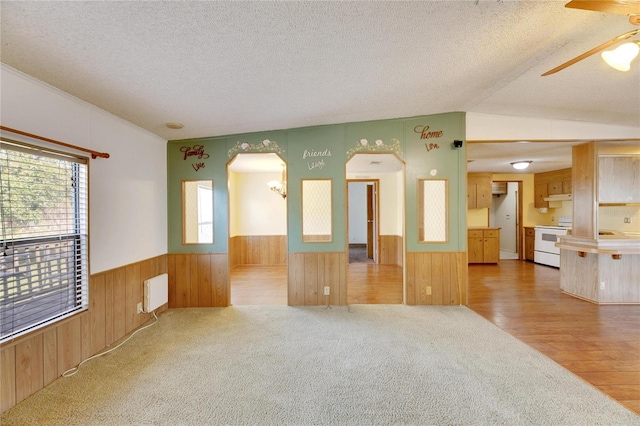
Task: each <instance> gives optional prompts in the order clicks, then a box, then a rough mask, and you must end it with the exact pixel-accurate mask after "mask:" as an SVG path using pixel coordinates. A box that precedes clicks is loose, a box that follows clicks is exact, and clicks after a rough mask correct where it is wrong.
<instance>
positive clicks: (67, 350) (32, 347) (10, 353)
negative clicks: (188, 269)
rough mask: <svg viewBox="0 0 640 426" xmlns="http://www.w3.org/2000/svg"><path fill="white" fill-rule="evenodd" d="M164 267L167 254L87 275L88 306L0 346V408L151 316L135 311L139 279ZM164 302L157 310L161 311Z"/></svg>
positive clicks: (140, 296)
mask: <svg viewBox="0 0 640 426" xmlns="http://www.w3.org/2000/svg"><path fill="white" fill-rule="evenodd" d="M165 272H167V258H166V255H162V256H158V257H154V258H151V259H147V260H143V261H141V262H137V263H134V264H130V265H126V266H123V267H120V268H116V269H112V270H109V271H105V272H100V273H97V274H95V275H92V276H90V277H89V309H88V310H87V311H84V312H82V313H79V314H77V315H74V316H72V317H70V318H68V319H65V320H62V321H59V322H57V323H55V324H52V325H50V326H48V327H44V328H42V329H39V330H36V331H34V332H32V333H29V334H27V335H25V336H21V337H18V338H16V339H15V340H13V341H10V342H7V343H4V344H3V345H2V346H1V347H0V351H1V352H0V371H2V374H1V375H0V411H1V412H4V411H6V410H8V409H9V408H11V407H13V406H14V405H16V404H17V403H19V402H20V401H22V400H23V399H25V398H27V397H28V396H29V395H31V394H33V393H35V392H37V391H39V390H40V389H42V388H44V387H45V386H46V385H48V384H49V383H51V382H53V381H54V380H55V379H57V378H58V377H60V376H61V375H62V374H63V373H64V372H65V371H67V370H69V369H70V368H73V367H75V366H77V365H78V364H79V363H80V362H82V361H84V360H85V359H87V358H89V357H91V356H93V355H95V354H96V353H98V352H100V351H101V350H103V349H105V348H106V347H107V346H109V345H111V344H112V343H114V342H116V341H117V340H119V339H121V338H122V337H124V336H126V335H127V334H128V333H130V332H132V331H134V330H135V329H137V328H138V327H140V326H141V325H142V324H144V323H145V322H147V321H148V320H149V319H151V318H152V314H144V313H142V314H138V313H137V304H138V303H139V302H142V301H143V292H144V281H145V280H146V279H149V278H152V277H154V276H156V275H160V274H163V273H165ZM166 309H167V306H166V305H164V306H162V307H161V308H160V309H158V311H164V310H166Z"/></svg>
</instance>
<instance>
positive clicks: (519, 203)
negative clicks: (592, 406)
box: [491, 179, 524, 260]
mask: <svg viewBox="0 0 640 426" xmlns="http://www.w3.org/2000/svg"><path fill="white" fill-rule="evenodd" d="M491 181H492V182H506V183H507V185H508V184H509V183H517V184H518V199H517V200H516V210H517V212H516V220H517V223H516V249H517V250H518V260H524V225H523V224H522V208H523V204H524V203H523V197H522V190H523V187H524V182H523V181H522V180H516V179H497V180H493V179H492V180H491ZM501 238H502V237H501Z"/></svg>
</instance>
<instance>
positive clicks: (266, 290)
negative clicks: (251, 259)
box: [229, 265, 287, 305]
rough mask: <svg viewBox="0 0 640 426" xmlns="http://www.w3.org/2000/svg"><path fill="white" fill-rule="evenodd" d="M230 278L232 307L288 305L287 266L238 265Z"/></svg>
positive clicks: (231, 272)
mask: <svg viewBox="0 0 640 426" xmlns="http://www.w3.org/2000/svg"><path fill="white" fill-rule="evenodd" d="M229 278H230V281H231V304H232V305H286V304H287V265H238V266H235V267H233V268H231V271H230V274H229Z"/></svg>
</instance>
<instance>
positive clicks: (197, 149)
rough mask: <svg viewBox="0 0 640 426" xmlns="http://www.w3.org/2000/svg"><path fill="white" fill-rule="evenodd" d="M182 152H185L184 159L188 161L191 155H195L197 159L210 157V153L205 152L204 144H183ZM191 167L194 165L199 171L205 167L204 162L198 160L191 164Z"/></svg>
mask: <svg viewBox="0 0 640 426" xmlns="http://www.w3.org/2000/svg"><path fill="white" fill-rule="evenodd" d="M180 152H182V153H183V154H184V157H183V158H182V159H183V160H184V161H187V160H188V159H189V158H190V157H194V159H197V160H206V159H207V158H209V154H207V153H206V152H204V145H193V146H182V147H180ZM191 167H193V169H194V170H195V171H196V172H197V171H198V170H200V169H201V168H203V167H204V162H202V161H200V162H198V161H196V162H195V163H193V164H191Z"/></svg>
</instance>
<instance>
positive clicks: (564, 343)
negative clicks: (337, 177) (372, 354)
mask: <svg viewBox="0 0 640 426" xmlns="http://www.w3.org/2000/svg"><path fill="white" fill-rule="evenodd" d="M347 273H348V282H349V287H348V291H347V297H348V299H347V300H348V302H349V304H358V303H372V304H373V303H388V304H395V303H402V268H400V267H398V266H391V265H376V264H370V263H369V264H366V263H354V264H349V268H348V272H347ZM231 280H232V287H231V302H232V304H234V305H243V304H282V305H286V304H287V287H286V281H287V267H286V266H237V267H235V268H233V269H232V270H231ZM469 308H471V309H472V310H474V311H475V312H477V313H478V314H480V315H482V316H483V317H485V318H486V319H487V320H489V321H491V322H492V323H493V324H495V325H496V326H498V327H500V328H502V329H503V330H504V331H506V332H507V333H509V334H511V335H512V336H514V337H516V338H517V339H519V340H521V341H522V342H524V343H526V344H528V345H529V346H531V347H533V348H534V349H536V350H538V351H539V352H541V353H543V354H544V355H546V356H548V357H549V358H551V359H552V360H554V361H555V362H557V363H558V364H560V365H562V366H564V367H565V368H566V369H567V370H569V371H571V372H572V373H574V374H576V375H577V376H579V377H581V378H582V379H584V380H585V381H586V382H588V383H590V384H592V385H593V386H595V387H596V388H598V389H600V390H601V391H602V392H604V393H605V394H607V395H609V396H610V397H611V398H613V399H615V400H617V401H618V402H620V403H621V404H622V405H624V406H626V407H627V408H629V409H630V410H632V411H634V412H635V413H638V414H640V306H639V305H595V304H593V303H590V302H586V301H583V300H579V299H576V298H574V297H571V296H567V295H565V294H562V293H561V292H560V271H559V270H558V269H555V268H551V267H548V266H543V265H537V264H534V263H530V262H524V261H518V260H504V261H501V262H500V263H498V264H473V265H469Z"/></svg>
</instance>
